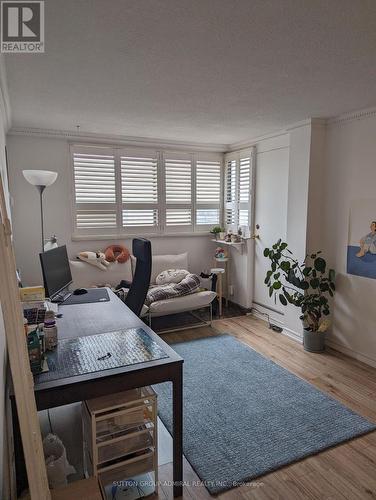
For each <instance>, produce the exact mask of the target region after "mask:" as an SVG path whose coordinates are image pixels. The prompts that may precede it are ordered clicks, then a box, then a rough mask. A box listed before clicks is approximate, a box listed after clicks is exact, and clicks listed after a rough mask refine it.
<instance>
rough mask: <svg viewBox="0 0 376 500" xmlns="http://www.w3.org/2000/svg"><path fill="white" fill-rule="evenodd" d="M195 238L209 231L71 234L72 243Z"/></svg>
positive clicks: (207, 233) (207, 234) (206, 235)
mask: <svg viewBox="0 0 376 500" xmlns="http://www.w3.org/2000/svg"><path fill="white" fill-rule="evenodd" d="M195 236H196V237H197V236H205V237H208V236H211V234H210V233H209V231H202V232H190V233H182V232H176V233H135V234H101V235H99V234H76V233H73V234H72V237H71V240H72V241H101V240H127V239H132V238H171V237H178V238H184V237H188V238H192V237H195Z"/></svg>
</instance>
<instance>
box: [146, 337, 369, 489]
mask: <svg viewBox="0 0 376 500" xmlns="http://www.w3.org/2000/svg"><path fill="white" fill-rule="evenodd" d="M172 347H173V349H174V350H176V352H178V353H179V354H180V355H181V356H182V357H183V358H184V427H183V429H184V445H183V449H184V455H185V457H186V458H187V460H188V461H189V462H190V464H191V465H192V467H193V468H194V469H195V471H196V473H197V474H198V476H199V477H200V479H201V480H202V481H204V482H205V485H206V487H207V489H208V490H209V492H210V493H211V494H216V493H219V492H221V491H224V490H228V489H230V488H232V487H234V486H237V485H238V484H241V483H242V482H244V481H247V480H251V479H254V478H256V477H258V476H261V475H263V474H266V473H268V472H271V471H273V470H275V469H278V468H280V467H282V466H284V465H286V464H289V463H292V462H295V461H297V460H299V459H302V458H303V457H306V456H309V455H313V454H315V453H317V452H319V451H322V450H324V449H326V448H329V447H330V446H333V445H336V444H339V443H341V442H343V441H347V440H349V439H351V438H354V437H356V436H359V435H361V434H365V433H367V432H369V431H371V430H373V429H375V428H376V425H374V424H372V423H370V422H369V421H367V420H366V419H364V418H363V417H361V416H359V415H357V414H356V413H354V412H353V411H351V410H349V409H348V408H346V407H345V406H343V405H342V404H340V403H339V402H337V401H336V400H334V399H332V398H331V397H329V396H327V395H326V394H324V393H323V392H321V391H319V390H318V389H316V388H315V387H313V386H312V385H311V384H309V383H308V382H305V381H304V380H302V379H300V378H298V377H296V376H295V375H293V374H291V373H290V372H288V371H287V370H285V369H284V368H282V367H280V366H278V365H277V364H275V363H273V362H272V361H270V360H269V359H267V358H265V357H264V356H262V355H261V354H259V353H257V352H256V351H254V350H253V349H251V348H249V347H247V346H246V345H245V344H242V343H240V342H238V341H237V340H236V339H234V338H233V337H231V336H229V335H221V336H217V337H209V338H204V339H200V340H193V341H189V342H182V343H178V344H173V345H172ZM155 389H156V392H157V394H158V409H159V416H160V418H161V419H162V421H163V423H164V424H165V425H166V427H167V429H168V430H169V431H170V433H171V429H172V416H171V388H170V384H160V385H157V386H155Z"/></svg>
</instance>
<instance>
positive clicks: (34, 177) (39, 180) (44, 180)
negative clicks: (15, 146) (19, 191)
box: [22, 170, 57, 253]
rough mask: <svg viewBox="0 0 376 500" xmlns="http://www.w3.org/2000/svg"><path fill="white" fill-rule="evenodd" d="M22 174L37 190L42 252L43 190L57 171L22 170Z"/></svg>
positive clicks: (54, 177)
mask: <svg viewBox="0 0 376 500" xmlns="http://www.w3.org/2000/svg"><path fill="white" fill-rule="evenodd" d="M22 173H23V176H24V177H25V179H26V180H27V182H29V183H30V184H32V185H33V186H35V187H36V188H37V189H38V191H39V196H40V218H41V228H42V253H43V251H44V227H43V191H44V190H45V189H46V187H48V186H51V184H53V183H54V182H55V181H56V178H57V172H51V171H49V170H23V171H22Z"/></svg>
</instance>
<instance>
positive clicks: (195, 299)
mask: <svg viewBox="0 0 376 500" xmlns="http://www.w3.org/2000/svg"><path fill="white" fill-rule="evenodd" d="M70 267H71V272H72V277H73V287H74V288H81V287H85V288H89V287H92V286H96V285H99V284H109V285H110V286H112V287H115V286H116V285H118V284H119V283H120V281H121V280H126V281H132V277H133V272H134V270H135V267H136V259H135V258H134V257H133V256H131V258H130V259H129V260H128V262H126V263H124V264H119V263H118V262H114V263H113V264H111V265H110V266H109V267H108V268H107V270H106V271H102V270H101V269H98V268H96V267H95V266H91V265H89V264H87V263H86V262H82V261H79V260H71V261H70ZM167 269H187V270H189V265H188V254H187V253H182V254H178V255H153V257H152V270H151V279H150V283H151V284H155V279H156V277H157V276H158V274H159V273H161V272H162V271H166V270H167ZM216 295H217V294H216V293H215V292H212V291H211V290H205V291H200V292H196V293H192V294H190V295H185V296H184V297H175V298H172V299H167V300H159V301H157V302H153V303H152V304H151V305H150V306H149V307H147V306H146V305H145V306H144V307H143V310H142V313H141V315H143V316H144V317H145V316H146V317H147V319H148V321H149V324H150V325H151V323H152V319H153V318H156V317H159V316H167V315H169V314H177V313H181V312H186V311H195V310H197V309H202V308H208V309H209V311H210V319H209V321H208V322H202V323H201V324H198V325H197V326H201V325H205V324H211V321H212V302H213V300H214V299H215V297H216ZM195 326H196V325H195ZM186 328H187V327H186Z"/></svg>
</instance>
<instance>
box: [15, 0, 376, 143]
mask: <svg viewBox="0 0 376 500" xmlns="http://www.w3.org/2000/svg"><path fill="white" fill-rule="evenodd" d="M45 9H46V23H45V28H46V53H45V54H38V55H34V54H33V55H26V54H25V55H18V54H17V55H14V54H12V55H7V56H6V69H7V75H8V85H9V93H10V100H11V108H12V114H13V126H15V127H17V126H31V127H41V128H51V129H65V130H75V128H76V125H77V124H79V125H80V127H81V131H87V132H99V133H105V134H116V135H126V136H140V137H154V138H162V139H176V140H187V141H200V142H212V143H213V142H214V143H227V144H228V143H233V142H237V141H241V140H244V139H247V138H251V137H255V136H257V135H260V134H264V133H269V132H272V131H274V130H277V129H279V128H281V127H283V126H285V125H287V124H290V123H293V122H296V121H300V120H304V119H306V118H309V117H329V116H334V115H337V114H340V113H343V112H347V111H352V110H355V109H361V108H366V107H370V106H374V105H375V104H376V60H375V59H376V1H375V0H329V1H328V0H132V1H131V0H111V1H108V0H107V1H106V0H47V1H46V2H45Z"/></svg>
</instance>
